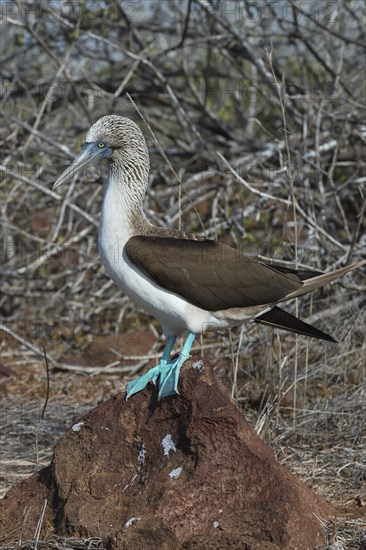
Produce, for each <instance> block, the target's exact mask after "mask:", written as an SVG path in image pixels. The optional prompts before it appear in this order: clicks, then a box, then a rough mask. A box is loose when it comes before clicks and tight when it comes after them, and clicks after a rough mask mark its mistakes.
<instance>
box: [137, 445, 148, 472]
mask: <svg viewBox="0 0 366 550" xmlns="http://www.w3.org/2000/svg"><path fill="white" fill-rule="evenodd" d="M145 456H146V449H145V447H144V444H143V443H142V445H141V448H140V452H139V458H138V462H139V465H138V469H140V468H141V466H143V465H144V464H145Z"/></svg>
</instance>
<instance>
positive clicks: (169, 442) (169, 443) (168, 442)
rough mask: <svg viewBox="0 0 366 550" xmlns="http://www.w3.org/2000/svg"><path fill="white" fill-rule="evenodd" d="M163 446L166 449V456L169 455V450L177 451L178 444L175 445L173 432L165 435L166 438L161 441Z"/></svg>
mask: <svg viewBox="0 0 366 550" xmlns="http://www.w3.org/2000/svg"><path fill="white" fill-rule="evenodd" d="M161 444H162V446H163V449H164V454H165V455H166V456H169V451H174V452H176V451H177V448H176V446H175V445H174V441H173V439H172V436H171V434H168V435H166V436H165V437H164V439H163V440H162V442H161Z"/></svg>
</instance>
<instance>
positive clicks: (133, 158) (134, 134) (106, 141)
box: [53, 115, 149, 189]
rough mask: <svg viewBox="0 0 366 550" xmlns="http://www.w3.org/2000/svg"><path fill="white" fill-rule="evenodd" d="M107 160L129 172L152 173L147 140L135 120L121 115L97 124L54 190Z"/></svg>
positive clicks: (57, 181)
mask: <svg viewBox="0 0 366 550" xmlns="http://www.w3.org/2000/svg"><path fill="white" fill-rule="evenodd" d="M103 159H109V160H110V161H111V163H112V164H115V165H116V166H119V168H120V169H122V170H125V171H127V172H136V171H137V172H140V173H144V175H146V172H147V173H148V170H149V155H148V150H147V146H146V142H145V138H144V136H143V134H142V132H141V130H140V128H139V127H138V126H137V124H135V123H134V122H133V120H130V119H129V118H125V117H122V116H117V115H108V116H104V117H102V118H100V119H99V120H97V122H96V123H95V124H93V126H92V127H91V128H90V130H89V131H88V133H87V135H86V139H85V143H84V145H83V147H82V148H81V151H80V153H79V154H78V156H77V157H76V158H75V160H74V161H73V163H72V164H71V165H70V166H69V167H68V168H67V169H66V170H65V171H64V172H63V173H62V174H61V176H59V177H58V179H57V180H56V182H55V184H54V186H53V189H56V187H58V186H59V185H61V184H62V183H65V182H66V181H68V180H70V179H72V178H73V177H75V175H76V174H77V173H78V172H80V171H81V170H82V169H83V168H84V167H85V166H87V165H89V164H92V163H98V162H100V161H101V160H103Z"/></svg>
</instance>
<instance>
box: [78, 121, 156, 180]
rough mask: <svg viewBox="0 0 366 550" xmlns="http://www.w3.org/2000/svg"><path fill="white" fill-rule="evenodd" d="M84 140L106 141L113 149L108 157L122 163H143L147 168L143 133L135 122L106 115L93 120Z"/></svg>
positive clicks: (147, 156) (146, 151)
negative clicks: (95, 120) (93, 122)
mask: <svg viewBox="0 0 366 550" xmlns="http://www.w3.org/2000/svg"><path fill="white" fill-rule="evenodd" d="M85 141H86V142H88V143H90V142H99V141H104V142H106V144H107V146H108V147H109V148H111V149H112V150H113V153H112V155H111V157H110V159H111V160H112V162H113V161H117V162H122V164H124V165H125V164H126V163H127V164H128V165H129V164H130V163H134V164H135V165H140V166H141V165H145V166H146V169H147V170H148V169H149V154H148V149H147V146H146V141H145V138H144V135H143V133H142V132H141V130H140V128H139V127H138V126H137V124H136V123H135V122H134V121H133V120H131V119H129V118H125V117H122V116H118V115H107V116H104V117H102V118H100V119H99V120H97V122H95V124H93V126H92V127H91V128H90V130H89V131H88V133H87V135H86V140H85Z"/></svg>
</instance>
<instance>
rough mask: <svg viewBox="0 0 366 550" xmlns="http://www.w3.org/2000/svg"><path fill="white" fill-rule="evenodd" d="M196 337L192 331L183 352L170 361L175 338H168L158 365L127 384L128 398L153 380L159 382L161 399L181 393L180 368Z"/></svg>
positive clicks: (154, 382)
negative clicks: (179, 388) (179, 387)
mask: <svg viewBox="0 0 366 550" xmlns="http://www.w3.org/2000/svg"><path fill="white" fill-rule="evenodd" d="M194 338H195V335H194V334H193V333H191V332H190V333H189V335H188V337H187V340H186V341H185V343H184V346H183V349H182V351H181V353H180V354H179V356H178V357H177V358H176V359H174V360H173V361H170V362H168V360H167V358H169V356H170V352H171V350H172V347H173V345H174V340H175V338H170V339H168V342H167V345H166V347H165V350H164V353H163V357H162V359H161V360H160V363H159V364H158V365H156V367H153V368H152V369H150V370H149V371H148V372H147V373H145V374H143V375H142V376H140V377H139V378H137V379H136V380H132V381H131V382H129V383H128V384H127V395H126V398H127V399H128V398H129V397H131V395H134V394H135V393H138V392H139V391H141V390H143V389H144V388H146V386H147V385H148V383H149V382H152V383H153V384H156V383H157V384H158V386H159V394H158V397H159V399H162V398H163V397H168V396H169V395H175V394H177V393H179V392H178V382H179V372H180V368H181V366H182V365H183V363H184V361H186V359H188V357H189V352H190V349H191V346H192V344H193V341H194Z"/></svg>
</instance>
